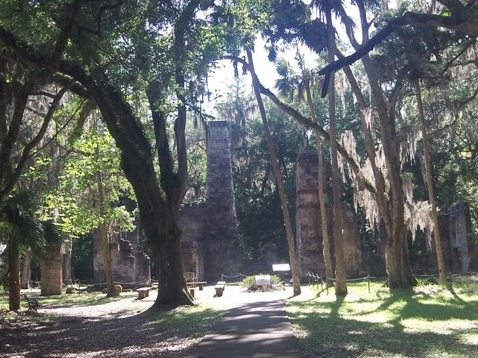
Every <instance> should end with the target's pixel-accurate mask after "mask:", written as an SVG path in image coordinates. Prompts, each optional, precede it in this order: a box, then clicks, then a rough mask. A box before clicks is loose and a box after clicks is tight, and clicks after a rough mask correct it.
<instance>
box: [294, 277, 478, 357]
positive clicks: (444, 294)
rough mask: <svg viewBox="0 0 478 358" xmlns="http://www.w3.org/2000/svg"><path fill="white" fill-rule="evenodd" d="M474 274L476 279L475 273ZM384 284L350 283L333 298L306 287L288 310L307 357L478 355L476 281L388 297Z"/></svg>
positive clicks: (467, 280)
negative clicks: (338, 296)
mask: <svg viewBox="0 0 478 358" xmlns="http://www.w3.org/2000/svg"><path fill="white" fill-rule="evenodd" d="M475 278H476V277H475ZM382 284H383V282H380V283H372V284H371V285H370V292H369V289H368V285H367V283H366V282H360V283H350V284H348V292H349V293H348V295H347V296H346V297H345V298H336V297H335V294H334V290H333V288H332V289H330V291H329V293H328V294H327V292H326V291H321V290H320V288H315V287H312V286H309V287H304V288H303V291H302V292H303V293H302V295H300V296H298V297H295V298H292V299H289V300H288V301H287V311H288V314H289V318H290V321H291V323H292V325H293V327H294V331H295V333H296V335H297V336H298V337H299V344H300V346H301V349H302V351H303V353H304V357H305V358H310V357H328V358H332V357H364V358H365V357H367V358H369V357H395V358H398V357H436V358H438V357H439V358H446V357H478V281H477V282H474V280H473V277H470V278H466V279H465V278H463V279H462V280H460V281H458V279H455V282H453V285H452V286H449V287H447V288H444V287H443V288H441V287H440V286H437V285H433V286H419V287H417V288H416V289H415V291H414V294H412V295H410V294H405V293H399V294H394V295H390V293H389V291H388V289H387V288H384V287H381V285H382Z"/></svg>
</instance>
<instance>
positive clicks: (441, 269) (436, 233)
mask: <svg viewBox="0 0 478 358" xmlns="http://www.w3.org/2000/svg"><path fill="white" fill-rule="evenodd" d="M414 85H415V92H416V97H417V107H418V118H419V120H420V125H421V129H422V138H423V161H424V163H425V180H426V183H427V189H428V200H429V201H430V204H431V206H432V213H431V214H432V220H433V237H434V240H435V249H436V255H437V265H438V275H439V281H440V284H441V285H445V284H446V273H445V261H444V260H443V250H442V247H441V237H440V228H439V227H438V213H437V205H436V201H435V194H434V190H433V179H432V169H431V161H430V145H429V143H428V134H427V127H426V123H425V116H424V114H423V103H422V94H421V89H420V80H419V79H416V80H415V83H414Z"/></svg>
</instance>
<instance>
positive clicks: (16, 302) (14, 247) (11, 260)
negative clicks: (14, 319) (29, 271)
mask: <svg viewBox="0 0 478 358" xmlns="http://www.w3.org/2000/svg"><path fill="white" fill-rule="evenodd" d="M8 269H9V271H10V277H9V280H8V290H9V294H8V309H9V310H10V311H18V310H19V309H20V249H19V246H18V236H17V235H16V234H13V235H12V236H11V238H10V240H9V241H8Z"/></svg>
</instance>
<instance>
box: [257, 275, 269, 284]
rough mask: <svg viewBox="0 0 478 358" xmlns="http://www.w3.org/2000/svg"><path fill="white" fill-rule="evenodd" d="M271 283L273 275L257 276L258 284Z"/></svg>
mask: <svg viewBox="0 0 478 358" xmlns="http://www.w3.org/2000/svg"><path fill="white" fill-rule="evenodd" d="M270 284H271V276H270V275H257V276H256V285H257V286H262V285H270Z"/></svg>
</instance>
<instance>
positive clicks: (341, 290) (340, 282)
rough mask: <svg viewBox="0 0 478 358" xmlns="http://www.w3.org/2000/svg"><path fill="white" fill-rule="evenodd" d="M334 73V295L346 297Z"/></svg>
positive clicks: (331, 48) (331, 43) (331, 51)
mask: <svg viewBox="0 0 478 358" xmlns="http://www.w3.org/2000/svg"><path fill="white" fill-rule="evenodd" d="M326 18H327V43H328V62H329V63H332V62H333V61H334V58H335V29H334V27H333V25H332V12H331V9H327V11H326ZM334 77H335V76H334V72H332V73H331V74H330V82H329V118H330V156H331V158H332V193H333V194H332V195H333V218H334V224H333V225H334V231H333V232H334V253H335V295H336V296H346V295H347V282H346V277H345V262H344V243H343V234H342V207H341V201H340V173H339V165H338V153H337V140H336V138H337V134H336V123H335V80H334Z"/></svg>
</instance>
